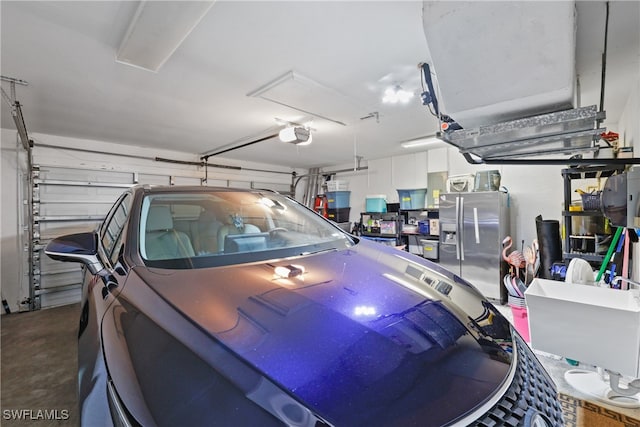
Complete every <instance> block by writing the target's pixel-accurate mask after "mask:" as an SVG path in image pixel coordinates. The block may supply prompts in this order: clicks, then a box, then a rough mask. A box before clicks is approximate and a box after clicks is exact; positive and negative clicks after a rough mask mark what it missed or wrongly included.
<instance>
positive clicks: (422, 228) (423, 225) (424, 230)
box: [418, 221, 429, 234]
mask: <svg viewBox="0 0 640 427" xmlns="http://www.w3.org/2000/svg"><path fill="white" fill-rule="evenodd" d="M418 233H420V234H429V221H418Z"/></svg>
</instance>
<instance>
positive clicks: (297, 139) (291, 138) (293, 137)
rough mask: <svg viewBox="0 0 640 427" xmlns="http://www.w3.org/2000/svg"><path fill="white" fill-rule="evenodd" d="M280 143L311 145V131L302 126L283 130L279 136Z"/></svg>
mask: <svg viewBox="0 0 640 427" xmlns="http://www.w3.org/2000/svg"><path fill="white" fill-rule="evenodd" d="M278 136H279V137H280V141H282V142H290V143H292V144H295V145H309V144H311V140H312V136H311V131H310V130H309V129H307V128H304V127H302V126H290V127H286V128H284V129H282V130H281V131H280V133H279V134H278Z"/></svg>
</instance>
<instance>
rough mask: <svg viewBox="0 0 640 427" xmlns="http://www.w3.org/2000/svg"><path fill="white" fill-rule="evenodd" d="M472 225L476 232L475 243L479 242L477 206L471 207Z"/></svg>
mask: <svg viewBox="0 0 640 427" xmlns="http://www.w3.org/2000/svg"><path fill="white" fill-rule="evenodd" d="M473 225H474V228H475V232H476V244H478V245H479V244H480V229H479V227H478V208H475V207H474V208H473Z"/></svg>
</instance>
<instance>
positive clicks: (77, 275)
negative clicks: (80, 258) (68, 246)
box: [40, 263, 82, 289]
mask: <svg viewBox="0 0 640 427" xmlns="http://www.w3.org/2000/svg"><path fill="white" fill-rule="evenodd" d="M67 264H68V263H67ZM77 267H78V268H76V269H75V270H72V271H60V272H55V271H48V272H46V273H41V275H42V277H41V281H40V288H41V289H54V288H61V287H65V286H69V285H80V284H81V283H82V270H81V268H80V266H79V265H78V266H77ZM56 268H57V267H56ZM67 269H68V266H67ZM58 270H60V269H59V268H58Z"/></svg>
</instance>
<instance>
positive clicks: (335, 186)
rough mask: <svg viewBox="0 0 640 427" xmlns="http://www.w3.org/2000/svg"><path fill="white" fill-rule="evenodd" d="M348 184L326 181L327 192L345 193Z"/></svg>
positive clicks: (345, 182)
mask: <svg viewBox="0 0 640 427" xmlns="http://www.w3.org/2000/svg"><path fill="white" fill-rule="evenodd" d="M347 190H349V183H348V182H347V181H338V180H332V181H327V191H347Z"/></svg>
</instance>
